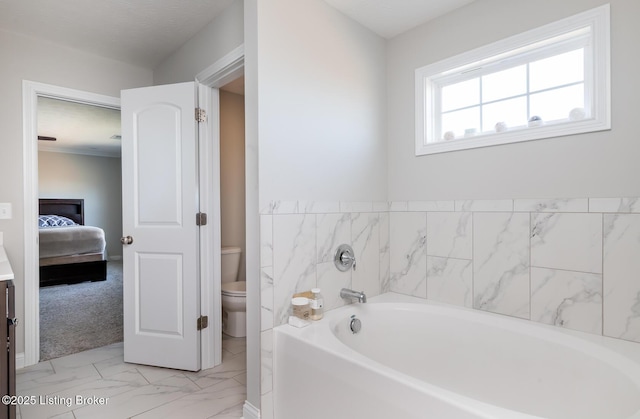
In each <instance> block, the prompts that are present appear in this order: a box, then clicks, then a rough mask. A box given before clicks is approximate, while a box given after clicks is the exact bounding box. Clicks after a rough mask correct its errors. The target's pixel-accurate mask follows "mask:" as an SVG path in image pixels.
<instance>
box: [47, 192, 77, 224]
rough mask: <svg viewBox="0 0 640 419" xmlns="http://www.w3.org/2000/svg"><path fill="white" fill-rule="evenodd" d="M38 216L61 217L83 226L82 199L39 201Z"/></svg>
mask: <svg viewBox="0 0 640 419" xmlns="http://www.w3.org/2000/svg"><path fill="white" fill-rule="evenodd" d="M39 207H40V211H39V214H40V215H62V216H63V217H67V218H70V219H72V220H73V221H75V222H76V223H78V224H80V225H84V199H42V198H41V199H40V205H39Z"/></svg>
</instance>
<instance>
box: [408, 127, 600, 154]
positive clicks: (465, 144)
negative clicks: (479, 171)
mask: <svg viewBox="0 0 640 419" xmlns="http://www.w3.org/2000/svg"><path fill="white" fill-rule="evenodd" d="M605 119H606V120H605V121H598V120H596V119H586V120H584V121H580V122H567V123H560V124H553V125H543V126H539V127H528V128H519V129H513V130H512V131H505V132H500V133H487V134H478V135H474V136H472V137H466V138H456V139H453V140H449V141H445V140H442V141H437V142H431V143H421V142H417V143H416V156H422V155H426V154H437V153H447V152H450V151H457V150H467V149H472V148H480V147H490V146H494V145H502V144H511V143H519V142H523V141H533V140H542V139H547V138H555V137H563V136H567V135H574V134H584V133H588V132H597V131H605V130H609V129H611V123H610V119H609V118H605Z"/></svg>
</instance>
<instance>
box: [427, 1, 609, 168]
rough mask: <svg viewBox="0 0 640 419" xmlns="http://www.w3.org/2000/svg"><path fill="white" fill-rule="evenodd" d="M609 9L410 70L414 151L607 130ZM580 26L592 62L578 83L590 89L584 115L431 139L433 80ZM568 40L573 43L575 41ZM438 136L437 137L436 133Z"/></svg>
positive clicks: (440, 150) (436, 87) (435, 106)
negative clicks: (587, 30)
mask: <svg viewBox="0 0 640 419" xmlns="http://www.w3.org/2000/svg"><path fill="white" fill-rule="evenodd" d="M609 9H610V8H609V4H606V5H603V6H600V7H597V8H595V9H591V10H588V11H586V12H583V13H580V14H577V15H574V16H571V17H568V18H565V19H562V20H559V21H557V22H553V23H550V24H548V25H545V26H542V27H539V28H536V29H533V30H530V31H527V32H524V33H521V34H519V35H515V36H512V37H509V38H507V39H504V40H501V41H498V42H495V43H492V44H489V45H486V46H484V47H480V48H477V49H474V50H472V51H468V52H465V53H462V54H460V55H456V56H454V57H451V58H447V59H445V60H442V61H439V62H437V63H434V64H430V65H427V66H425V67H421V68H418V69H417V70H416V71H415V87H416V92H415V95H416V96H415V98H416V103H415V108H416V139H415V141H416V144H415V145H416V156H420V155H426V154H435V153H444V152H449V151H455V150H465V149H471V148H478V147H487V146H494V145H499V144H510V143H516V142H522V141H531V140H539V139H544V138H555V137H561V136H565V135H572V134H581V133H586V132H595V131H603V130H608V129H611V88H610V87H611V80H610V73H611V69H610V51H609V50H610V24H609V22H610V17H609V16H610V12H609ZM586 27H589V28H590V34H589V39H588V40H587V41H586V45H585V54H590V55H591V57H589V60H588V61H591V62H592V66H591V68H585V82H584V86H585V91H586V90H587V89H592V90H591V91H590V94H588V95H585V97H587V98H589V97H590V98H591V99H592V103H588V102H587V103H585V109H586V114H587V115H586V118H585V119H582V120H579V121H570V122H566V123H557V124H549V125H542V126H537V127H523V128H518V129H513V130H507V131H506V132H501V133H495V132H491V133H481V134H478V135H475V136H473V137H470V138H456V139H454V140H449V141H443V140H442V139H441V138H436V133H439V128H438V125H439V120H440V114H439V113H438V114H436V112H439V100H437V99H439V94H440V90H439V84H438V83H437V82H436V80H440V81H441V80H443V79H446V77H447V76H448V75H449V74H451V73H456V72H458V73H461V72H464V71H465V70H466V69H475V68H477V67H481V66H482V65H486V64H487V63H488V62H489V63H491V62H497V61H498V60H502V59H503V57H504V56H505V55H507V56H509V55H514V51H517V50H520V49H523V48H524V49H526V48H527V47H530V46H531V45H533V44H536V43H539V42H544V41H545V40H548V39H550V38H555V37H559V36H562V35H563V34H567V33H569V32H573V31H576V30H579V29H581V28H586ZM572 42H574V43H575V41H572ZM534 51H535V50H534ZM534 53H535V52H534ZM531 61H533V60H531ZM588 61H587V62H588ZM505 67H506V66H505ZM494 68H496V69H497V70H495V71H499V67H494ZM493 71H494V70H492V72H493ZM477 75H478V74H476V75H475V76H477ZM438 137H440V136H439V135H438Z"/></svg>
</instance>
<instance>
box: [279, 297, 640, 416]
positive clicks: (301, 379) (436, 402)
mask: <svg viewBox="0 0 640 419" xmlns="http://www.w3.org/2000/svg"><path fill="white" fill-rule="evenodd" d="M352 315H355V316H357V318H359V319H360V320H361V322H362V330H361V331H360V333H358V334H353V333H351V331H350V330H349V321H350V317H351V316H352ZM274 351H275V353H274V365H273V369H274V371H273V374H274V392H273V394H274V408H275V418H276V419H342V418H344V419H361V418H362V419H377V418H379V419H395V418H402V419H409V418H420V419H424V418H434V419H455V418H509V419H511V418H514V419H515V418H568V419H576V418H579V419H589V418H597V419H622V418H640V344H636V343H631V342H625V341H621V340H617V339H609V338H605V337H600V336H593V335H587V334H584V333H580V332H571V331H565V330H562V329H560V328H557V327H553V326H546V325H541V324H536V323H533V322H529V321H524V320H520V319H515V318H510V317H506V316H500V315H494V314H491V313H484V312H478V311H475V310H469V309H464V308H456V307H452V306H447V305H443V304H437V303H433V302H428V301H426V300H422V299H418V298H413V297H407V296H403V295H399V294H393V293H388V294H384V295H381V296H378V297H375V298H371V299H370V300H369V302H368V303H366V304H352V305H350V306H347V307H343V308H340V309H337V310H333V311H330V312H328V313H326V315H325V318H324V319H323V320H321V321H318V322H315V323H314V324H312V325H311V326H308V327H306V328H302V329H297V328H294V327H292V326H289V325H283V326H279V327H277V328H275V329H274Z"/></svg>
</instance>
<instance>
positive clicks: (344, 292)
mask: <svg viewBox="0 0 640 419" xmlns="http://www.w3.org/2000/svg"><path fill="white" fill-rule="evenodd" d="M340 298H356V299H357V300H358V302H359V303H366V302H367V296H366V295H364V292H362V291H354V290H350V289H347V288H342V289H341V290H340Z"/></svg>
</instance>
